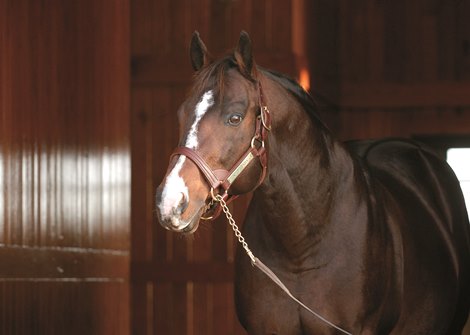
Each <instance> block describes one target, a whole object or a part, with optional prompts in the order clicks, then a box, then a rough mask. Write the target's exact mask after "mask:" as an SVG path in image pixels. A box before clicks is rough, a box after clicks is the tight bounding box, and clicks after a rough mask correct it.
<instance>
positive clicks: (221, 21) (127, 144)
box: [0, 0, 470, 335]
mask: <svg viewBox="0 0 470 335" xmlns="http://www.w3.org/2000/svg"><path fill="white" fill-rule="evenodd" d="M469 18H470V1H469V0H413V1H409V0H355V1H352V0H344V1H343V0H312V1H308V0H284V1H274V0H233V1H229V0H225V1H223V0H192V1H190V0H134V1H131V0H99V1H96V0H81V1H78V0H70V1H59V0H0V334H163V335H166V334H176V335H178V334H187V335H198V334H201V335H202V334H204V335H206V334H214V335H218V334H244V332H243V330H242V329H241V327H240V326H239V324H238V322H237V320H236V317H235V312H234V306H233V296H232V277H233V267H232V265H233V258H234V250H235V241H234V237H233V236H232V233H231V231H230V229H229V228H227V225H226V223H225V222H224V220H222V219H219V220H218V221H217V222H215V223H212V224H206V225H204V226H203V227H201V228H200V229H199V230H198V232H197V233H196V234H195V237H194V238H189V239H185V238H182V237H180V236H176V235H174V234H172V233H169V232H166V231H164V230H163V229H161V228H160V227H159V226H158V225H156V224H155V219H154V217H153V205H154V204H153V202H154V201H153V197H154V192H155V188H156V186H157V185H158V184H159V182H160V180H161V179H162V177H163V175H164V173H165V170H166V166H167V162H168V157H169V154H170V153H171V151H172V148H173V147H174V146H175V145H176V142H177V136H178V135H177V134H178V132H177V122H176V110H177V107H178V105H179V104H180V103H181V102H182V101H183V100H184V97H185V94H186V92H187V89H188V87H189V85H190V83H191V78H192V71H191V67H190V63H189V56H188V45H189V41H190V38H191V34H192V32H193V31H194V30H195V29H197V30H199V32H200V33H201V36H202V38H203V39H204V41H205V43H206V45H207V46H208V47H209V49H210V50H211V51H212V53H213V54H215V55H222V54H223V53H224V52H225V51H226V50H229V49H230V48H232V47H233V46H234V45H235V44H236V41H237V40H238V36H239V33H240V30H242V29H244V30H246V31H248V32H249V33H250V36H251V38H252V40H253V43H254V55H255V60H256V61H257V62H258V63H259V64H260V65H262V66H264V67H268V68H272V69H275V70H278V71H282V72H285V73H287V74H289V75H291V76H292V77H296V78H299V77H301V73H303V75H302V82H304V83H307V84H309V85H310V87H311V90H312V91H314V92H315V95H316V96H317V99H318V101H319V103H320V108H321V114H322V116H323V118H324V119H325V121H326V122H327V124H328V125H329V126H330V128H331V129H332V131H333V132H334V133H336V134H337V136H338V137H339V138H340V139H343V140H347V139H353V138H376V137H383V136H405V137H418V138H421V139H426V140H428V141H429V143H432V144H433V145H436V146H438V147H440V148H442V147H446V146H448V145H450V143H451V142H452V145H456V144H455V142H456V141H457V142H456V143H457V145H458V144H459V143H464V142H465V141H467V143H468V138H469V137H470V19H469ZM305 74H309V78H310V80H309V81H308V80H307V81H306V80H305V78H306V76H305ZM272 109H274V108H272ZM248 201H249V197H244V198H242V199H240V200H239V201H237V202H236V203H235V204H234V205H233V211H234V213H235V215H234V216H235V218H236V220H237V222H240V223H241V222H242V219H243V215H244V211H245V208H246V205H247V203H248Z"/></svg>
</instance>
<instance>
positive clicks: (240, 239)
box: [215, 194, 256, 264]
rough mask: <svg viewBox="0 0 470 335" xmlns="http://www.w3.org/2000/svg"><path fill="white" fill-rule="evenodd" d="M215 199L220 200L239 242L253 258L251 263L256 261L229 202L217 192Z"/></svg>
mask: <svg viewBox="0 0 470 335" xmlns="http://www.w3.org/2000/svg"><path fill="white" fill-rule="evenodd" d="M215 201H218V202H219V203H220V206H221V207H222V210H223V212H224V213H225V216H226V217H227V220H228V223H229V225H230V226H231V227H232V230H233V232H234V233H235V236H236V237H237V239H238V242H240V244H241V245H242V247H243V249H245V251H246V253H247V254H248V256H249V257H250V259H251V263H253V264H254V263H255V262H256V259H255V255H253V253H252V252H251V250H250V248H249V247H248V243H246V241H245V238H244V237H243V236H242V233H241V231H240V229H239V228H238V226H237V224H236V223H235V219H234V218H233V216H232V213H230V210H229V208H228V206H227V203H226V202H225V200H224V198H222V196H221V195H220V194H217V195H216V196H215Z"/></svg>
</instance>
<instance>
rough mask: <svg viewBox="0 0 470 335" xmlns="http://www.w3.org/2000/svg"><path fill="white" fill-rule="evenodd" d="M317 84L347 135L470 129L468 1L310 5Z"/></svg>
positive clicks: (337, 126) (342, 133) (368, 0)
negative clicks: (334, 106) (331, 104)
mask: <svg viewBox="0 0 470 335" xmlns="http://www.w3.org/2000/svg"><path fill="white" fill-rule="evenodd" d="M309 10H310V13H311V14H313V15H312V16H313V17H314V18H320V19H319V20H314V21H313V22H312V23H310V28H309V34H310V37H311V38H312V41H311V43H310V44H309V60H311V67H312V73H313V75H312V76H313V78H314V80H313V83H312V84H313V86H314V88H315V90H317V91H319V92H320V93H321V94H322V95H324V96H326V97H327V98H328V100H329V101H331V102H333V103H334V104H335V105H336V106H337V107H338V108H337V109H336V111H333V110H332V111H331V113H333V114H334V115H335V122H334V123H333V125H332V126H333V129H334V130H335V131H336V132H337V133H338V134H339V136H340V137H341V138H342V139H352V138H376V137H383V136H407V137H410V136H417V135H418V136H419V135H443V134H446V135H448V134H466V135H470V94H469V92H470V21H469V20H468V17H469V16H470V1H469V0H455V1H435V0H416V1H405V0H399V1H378V0H361V1H354V2H351V1H338V0H336V1H335V0H333V1H326V0H317V1H315V2H312V3H311V4H310V8H309Z"/></svg>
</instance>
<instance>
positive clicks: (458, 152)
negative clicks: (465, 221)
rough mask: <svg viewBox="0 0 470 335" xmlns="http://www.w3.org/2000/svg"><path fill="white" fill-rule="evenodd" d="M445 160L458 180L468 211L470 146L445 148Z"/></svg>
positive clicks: (469, 202) (469, 205)
mask: <svg viewBox="0 0 470 335" xmlns="http://www.w3.org/2000/svg"><path fill="white" fill-rule="evenodd" d="M447 162H448V163H449V165H450V166H451V167H452V169H453V170H454V172H455V174H456V175H457V178H458V179H459V181H460V187H461V188H462V192H463V195H464V197H465V203H466V206H467V212H468V211H469V210H470V148H451V149H449V150H447ZM469 216H470V213H469Z"/></svg>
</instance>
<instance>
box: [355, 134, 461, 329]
mask: <svg viewBox="0 0 470 335" xmlns="http://www.w3.org/2000/svg"><path fill="white" fill-rule="evenodd" d="M347 146H348V148H349V150H350V152H351V153H352V154H353V155H355V156H356V157H357V159H358V160H359V161H361V165H362V167H363V168H364V170H365V174H366V175H367V176H368V180H369V184H370V185H369V187H370V189H371V192H372V193H374V192H375V191H376V190H380V191H377V192H376V193H377V194H374V196H376V197H377V198H376V199H375V201H377V204H378V207H381V206H383V211H385V212H387V217H388V219H387V225H388V227H387V228H388V230H389V232H390V234H391V235H400V236H391V238H392V239H394V243H395V246H394V248H395V249H396V250H399V252H398V251H397V255H398V254H399V253H401V255H400V256H398V257H402V258H403V259H402V260H400V262H402V263H403V269H402V270H403V274H402V277H403V278H402V280H403V283H402V285H404V286H403V290H404V292H402V293H403V294H407V295H411V296H413V297H414V299H415V300H416V302H418V301H420V300H421V301H420V302H421V303H423V310H425V309H426V306H429V308H436V306H438V305H442V306H445V304H446V303H447V304H448V308H447V310H441V311H439V312H438V313H440V315H444V314H445V313H449V317H451V318H453V319H454V320H453V321H452V324H453V325H452V329H450V330H449V331H446V333H448V334H456V333H459V329H461V327H462V324H464V323H465V320H466V318H467V315H468V310H469V306H470V296H469V295H470V269H469V264H470V232H469V222H468V215H467V211H466V208H465V203H464V200H463V196H462V192H461V189H460V185H459V182H458V180H457V178H456V177H455V174H454V173H453V171H452V169H451V168H450V167H449V166H448V164H447V163H446V162H445V161H443V160H442V159H440V158H439V157H437V156H436V155H435V154H434V153H433V152H432V151H431V150H429V149H427V148H426V147H424V146H422V145H420V144H418V143H416V142H413V141H408V140H398V139H387V140H380V141H355V142H349V143H347ZM390 199H391V200H390ZM391 203H393V204H395V206H393V205H391ZM396 241H400V242H399V243H397V242H396ZM397 244H398V245H397ZM396 257H397V256H396ZM426 292H428V295H426ZM429 292H432V294H429ZM445 297H447V299H446V298H445ZM449 297H452V299H449ZM423 299H424V301H423ZM404 300H407V298H406V297H405V298H404ZM410 300H411V299H410ZM442 300H447V301H442ZM452 301H453V302H452ZM409 303H412V302H411V301H410V302H409ZM403 304H404V305H405V306H406V304H407V303H406V301H404V302H403ZM452 307H453V308H455V312H454V311H452ZM405 308H406V307H405ZM428 313H429V311H428ZM429 314H431V315H432V314H435V313H429ZM451 315H454V316H453V317H452V316H451ZM425 319H426V317H423V322H424V320H425Z"/></svg>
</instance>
